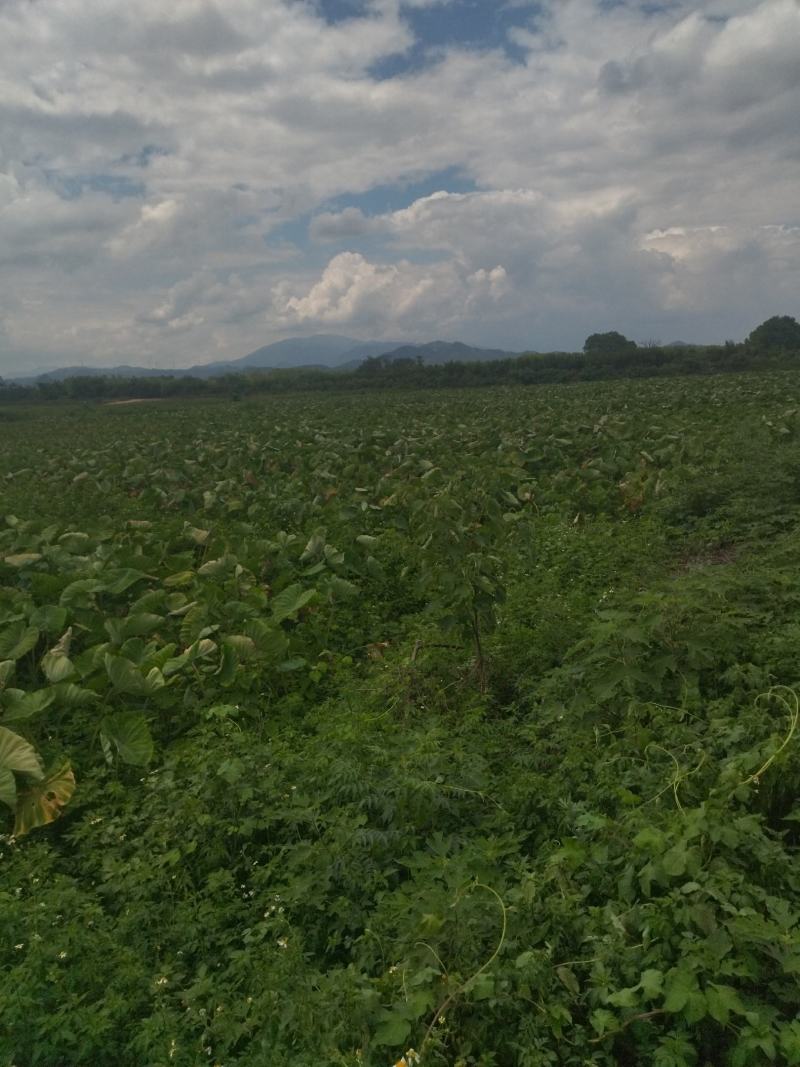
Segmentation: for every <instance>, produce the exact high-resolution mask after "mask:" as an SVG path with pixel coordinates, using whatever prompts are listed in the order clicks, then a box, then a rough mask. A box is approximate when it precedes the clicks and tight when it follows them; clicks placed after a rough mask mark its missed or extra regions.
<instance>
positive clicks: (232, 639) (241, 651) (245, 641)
mask: <svg viewBox="0 0 800 1067" xmlns="http://www.w3.org/2000/svg"><path fill="white" fill-rule="evenodd" d="M222 643H223V645H228V646H229V647H230V648H232V649H234V650H235V651H236V653H237V655H239V656H241V657H242V658H243V659H245V658H247V657H248V656H253V655H255V651H256V645H255V641H254V640H253V638H252V637H247V636H246V635H245V634H229V635H228V636H227V637H224V638H223V639H222Z"/></svg>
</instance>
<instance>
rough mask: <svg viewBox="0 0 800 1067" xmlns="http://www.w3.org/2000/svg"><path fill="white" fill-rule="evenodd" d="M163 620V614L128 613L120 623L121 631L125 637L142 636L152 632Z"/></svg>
mask: <svg viewBox="0 0 800 1067" xmlns="http://www.w3.org/2000/svg"><path fill="white" fill-rule="evenodd" d="M163 622H164V616H163V615H155V614H152V613H151V612H140V613H139V614H137V615H128V617H127V618H126V619H124V620H123V623H122V632H123V636H124V637H125V638H128V637H142V636H143V635H144V634H149V633H152V632H153V630H157V629H158V627H159V626H160V625H161V624H162V623H163Z"/></svg>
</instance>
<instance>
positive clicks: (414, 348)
mask: <svg viewBox="0 0 800 1067" xmlns="http://www.w3.org/2000/svg"><path fill="white" fill-rule="evenodd" d="M519 354H520V353H518V352H505V351H503V350H502V349H499V348H476V347H474V346H472V345H465V344H463V343H462V342H461V341H432V342H429V343H428V344H409V343H404V342H402V341H358V340H356V339H355V338H353V337H340V336H338V335H336V334H315V335H314V336H312V337H289V338H287V339H286V340H284V341H276V342H275V343H274V344H271V345H264V346H263V347H262V348H257V349H256V350H255V351H254V352H250V353H249V354H248V355H246V356H242V357H241V359H233V360H227V361H224V362H218V363H200V364H196V365H195V366H193V367H179V368H171V369H165V368H163V367H161V368H154V367H136V366H129V365H127V364H124V365H120V366H114V367H85V366H72V367H61V368H59V369H58V370H51V371H45V372H43V373H42V374H34V375H29V376H27V377H17V378H15V379H13V380H14V381H17V382H19V383H20V384H23V385H27V384H31V383H33V382H37V381H61V380H63V379H64V378H79V377H99V376H103V377H114V378H160V377H166V376H171V377H186V376H190V377H195V378H215V377H219V376H220V375H223V374H242V373H246V372H247V371H253V370H290V369H292V370H299V369H317V370H320V369H324V370H332V371H333V370H339V371H349V370H356V369H357V368H358V367H360V366H361V364H362V363H363V362H364V360H366V359H369V358H370V357H376V356H380V357H382V358H383V359H385V360H396V359H414V360H421V361H422V362H423V363H425V364H427V365H434V364H443V363H452V362H455V361H459V362H465V363H474V362H476V361H478V360H495V359H506V358H509V357H513V356H516V355H519Z"/></svg>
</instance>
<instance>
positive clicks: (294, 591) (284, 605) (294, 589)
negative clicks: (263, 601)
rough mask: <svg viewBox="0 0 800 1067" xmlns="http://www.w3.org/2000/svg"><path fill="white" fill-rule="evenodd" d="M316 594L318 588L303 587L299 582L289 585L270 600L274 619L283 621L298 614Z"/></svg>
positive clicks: (274, 620)
mask: <svg viewBox="0 0 800 1067" xmlns="http://www.w3.org/2000/svg"><path fill="white" fill-rule="evenodd" d="M316 595H317V591H316V589H303V587H302V586H301V585H297V584H295V585H289V586H287V587H286V589H283V590H281V592H280V593H278V594H276V596H274V597H273V598H272V600H271V601H270V606H271V608H272V621H273V622H283V620H284V619H288V618H289V617H290V616H291V615H296V614H297V612H298V611H300V609H301V608H304V607H305V606H306V604H310V603H311V601H312V600H314V598H315V597H316Z"/></svg>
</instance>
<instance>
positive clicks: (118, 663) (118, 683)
mask: <svg viewBox="0 0 800 1067" xmlns="http://www.w3.org/2000/svg"><path fill="white" fill-rule="evenodd" d="M105 666H106V672H107V674H108V677H109V680H110V682H111V684H112V685H113V686H114V688H115V689H117V690H118V691H119V692H120V693H131V694H133V695H134V696H138V695H141V694H142V693H144V689H145V681H144V675H143V674H142V672H141V671H140V670H139V668H138V667H137V666H136V665H135V664H134V663H131V661H130V660H129V659H125V657H124V656H112V655H111V654H110V653H106V655H105Z"/></svg>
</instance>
